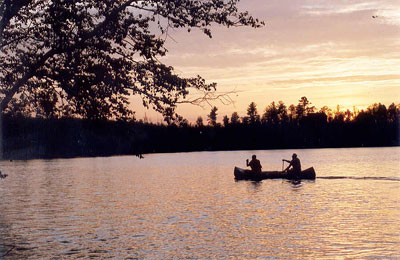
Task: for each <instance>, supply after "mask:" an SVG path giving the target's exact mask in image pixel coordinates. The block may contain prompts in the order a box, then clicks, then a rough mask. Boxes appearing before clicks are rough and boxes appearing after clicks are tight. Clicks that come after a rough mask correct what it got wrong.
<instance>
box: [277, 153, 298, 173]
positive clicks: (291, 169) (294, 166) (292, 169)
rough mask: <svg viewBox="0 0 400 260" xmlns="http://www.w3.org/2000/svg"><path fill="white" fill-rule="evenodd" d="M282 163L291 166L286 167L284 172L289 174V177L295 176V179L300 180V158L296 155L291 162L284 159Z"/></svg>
mask: <svg viewBox="0 0 400 260" xmlns="http://www.w3.org/2000/svg"><path fill="white" fill-rule="evenodd" d="M282 161H284V162H288V163H289V166H288V167H286V169H285V170H284V171H285V172H287V173H288V175H291V176H293V178H295V179H300V175H301V163H300V160H299V158H297V154H295V153H294V154H293V155H292V160H291V161H289V160H286V159H282Z"/></svg>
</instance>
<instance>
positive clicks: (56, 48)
mask: <svg viewBox="0 0 400 260" xmlns="http://www.w3.org/2000/svg"><path fill="white" fill-rule="evenodd" d="M238 2H239V0H204V1H192V0H145V1H137V0H99V1H98V0H58V1H49V0H20V1H12V0H4V1H1V2H0V64H1V67H0V95H1V97H2V98H1V103H0V107H1V111H5V112H10V111H20V112H23V113H28V114H32V113H34V114H41V115H43V116H47V117H52V116H79V117H84V118H90V119H103V118H127V117H130V116H131V114H132V111H131V110H130V109H129V108H128V105H129V99H128V97H129V96H130V95H139V96H140V97H141V99H142V101H143V105H144V106H145V107H151V108H153V109H155V110H156V111H158V112H160V113H162V114H163V115H164V116H165V117H168V118H171V117H174V115H175V107H176V105H177V104H179V103H180V102H190V101H188V100H187V99H185V98H187V95H188V94H189V90H190V89H197V90H200V91H205V92H210V91H213V90H215V84H214V83H211V84H208V83H206V81H205V80H204V79H203V78H201V77H200V76H197V77H193V78H183V77H180V76H179V75H177V74H176V73H175V72H174V69H173V68H172V67H171V66H168V65H166V64H163V63H162V62H161V61H160V60H159V57H162V56H164V55H166V53H167V49H166V48H165V39H166V38H167V37H166V36H167V34H168V29H169V28H185V29H187V30H188V31H190V30H192V29H193V28H197V29H198V30H201V31H202V32H204V33H205V34H206V35H207V36H209V37H211V30H210V26H211V25H212V24H220V25H222V26H226V27H231V26H252V27H259V26H262V25H263V22H260V21H258V20H257V19H254V18H253V17H252V16H250V15H249V14H248V13H247V12H240V11H239V10H238V8H237V5H238Z"/></svg>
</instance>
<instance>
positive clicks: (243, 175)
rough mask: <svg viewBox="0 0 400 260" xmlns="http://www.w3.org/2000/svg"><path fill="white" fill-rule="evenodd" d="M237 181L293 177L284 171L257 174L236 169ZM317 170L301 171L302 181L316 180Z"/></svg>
mask: <svg viewBox="0 0 400 260" xmlns="http://www.w3.org/2000/svg"><path fill="white" fill-rule="evenodd" d="M233 174H234V175H235V179H236V180H264V179H293V176H291V175H288V174H287V173H286V172H282V171H265V172H261V173H255V172H253V171H252V170H248V169H242V168H239V167H235V170H234V172H233ZM315 176H316V175H315V170H314V168H313V167H310V168H308V169H305V170H304V171H301V176H300V177H301V179H304V180H315Z"/></svg>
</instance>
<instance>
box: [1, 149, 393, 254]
mask: <svg viewBox="0 0 400 260" xmlns="http://www.w3.org/2000/svg"><path fill="white" fill-rule="evenodd" d="M293 152H296V153H297V154H298V156H299V158H300V160H301V162H302V167H303V169H305V168H307V167H310V166H314V168H315V170H316V173H317V177H321V178H317V179H316V180H315V181H302V182H301V184H299V185H294V184H292V183H290V182H288V181H284V180H264V181H262V182H251V181H235V180H234V178H233V168H234V166H239V167H243V168H245V159H246V158H250V157H251V155H252V154H253V153H255V154H257V157H258V158H259V159H260V160H261V163H262V165H263V169H264V170H280V169H281V168H282V161H281V159H282V158H286V159H289V158H290V157H291V154H292V153H293ZM0 169H1V170H2V172H3V173H7V174H9V176H8V177H7V178H6V179H3V180H0V258H1V259H78V258H80V259H92V258H95V259H96V258H97V259H399V258H400V235H399V234H400V173H399V171H400V147H394V148H354V149H353V148H352V149H307V150H273V151H234V152H194V153H176V154H151V155H146V156H145V159H138V158H137V157H133V156H117V157H107V158H78V159H59V160H31V161H13V162H9V161H1V162H0ZM337 177H339V178H337ZM341 177H346V178H341Z"/></svg>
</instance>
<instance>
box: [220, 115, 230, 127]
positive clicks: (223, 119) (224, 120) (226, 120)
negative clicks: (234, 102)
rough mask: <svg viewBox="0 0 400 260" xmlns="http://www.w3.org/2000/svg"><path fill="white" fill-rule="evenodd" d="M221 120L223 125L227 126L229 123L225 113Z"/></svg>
mask: <svg viewBox="0 0 400 260" xmlns="http://www.w3.org/2000/svg"><path fill="white" fill-rule="evenodd" d="M222 122H223V124H224V126H225V127H227V126H228V125H229V117H228V116H227V115H225V116H224V117H223V118H222Z"/></svg>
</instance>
